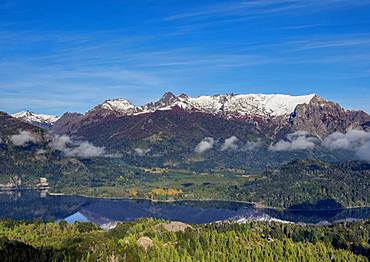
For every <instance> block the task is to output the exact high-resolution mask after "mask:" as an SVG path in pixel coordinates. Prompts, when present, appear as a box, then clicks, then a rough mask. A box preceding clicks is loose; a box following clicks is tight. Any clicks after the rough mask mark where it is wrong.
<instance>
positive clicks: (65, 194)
mask: <svg viewBox="0 0 370 262" xmlns="http://www.w3.org/2000/svg"><path fill="white" fill-rule="evenodd" d="M50 189H51V188H50V187H47V188H46V187H44V188H40V187H36V188H35V187H24V188H6V189H4V188H0V192H12V191H22V190H38V191H42V190H50ZM47 194H48V195H50V196H76V197H84V198H95V199H111V200H144V201H150V202H153V203H155V202H157V203H176V202H186V201H190V202H212V201H214V202H229V203H238V204H246V205H249V206H251V207H252V208H255V209H260V210H263V209H270V210H274V211H289V212H299V211H312V212H315V211H316V212H318V211H336V210H349V209H358V208H370V205H365V206H351V207H342V208H327V209H289V208H282V207H273V206H264V205H260V204H259V203H256V202H250V201H244V200H227V199H210V198H207V199H167V200H166V199H164V200H163V199H162V200H161V199H150V198H145V197H138V198H130V197H120V196H93V195H86V194H81V193H63V192H49V191H48V192H47Z"/></svg>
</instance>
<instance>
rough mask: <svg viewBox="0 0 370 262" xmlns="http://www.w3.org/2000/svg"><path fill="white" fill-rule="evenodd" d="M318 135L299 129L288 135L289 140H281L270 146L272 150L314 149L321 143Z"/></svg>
mask: <svg viewBox="0 0 370 262" xmlns="http://www.w3.org/2000/svg"><path fill="white" fill-rule="evenodd" d="M319 142H320V140H318V139H317V138H316V137H313V136H311V135H310V134H309V133H308V132H306V131H297V132H294V133H291V134H288V135H287V140H280V141H278V142H277V143H276V144H271V145H270V146H269V150H270V151H275V152H276V151H295V150H307V149H313V148H314V147H315V146H316V144H317V143H319Z"/></svg>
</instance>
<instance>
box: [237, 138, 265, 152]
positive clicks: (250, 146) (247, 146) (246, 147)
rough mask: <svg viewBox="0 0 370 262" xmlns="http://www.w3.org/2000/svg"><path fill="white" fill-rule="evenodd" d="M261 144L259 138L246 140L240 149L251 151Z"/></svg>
mask: <svg viewBox="0 0 370 262" xmlns="http://www.w3.org/2000/svg"><path fill="white" fill-rule="evenodd" d="M260 146H261V140H260V139H258V140H257V142H251V141H248V142H247V143H246V144H245V145H244V146H243V147H242V151H252V150H255V149H256V148H258V147H260Z"/></svg>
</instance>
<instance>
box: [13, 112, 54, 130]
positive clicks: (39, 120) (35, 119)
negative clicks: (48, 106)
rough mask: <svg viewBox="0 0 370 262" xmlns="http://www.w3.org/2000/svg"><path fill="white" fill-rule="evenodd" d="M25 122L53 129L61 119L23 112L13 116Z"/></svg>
mask: <svg viewBox="0 0 370 262" xmlns="http://www.w3.org/2000/svg"><path fill="white" fill-rule="evenodd" d="M12 116H13V117H15V118H18V119H20V120H22V121H24V122H27V123H30V124H33V125H36V126H40V127H51V126H53V125H54V123H55V122H56V121H57V120H58V119H59V117H58V116H53V115H45V114H35V113H33V112H31V111H22V112H18V113H15V114H13V115H12Z"/></svg>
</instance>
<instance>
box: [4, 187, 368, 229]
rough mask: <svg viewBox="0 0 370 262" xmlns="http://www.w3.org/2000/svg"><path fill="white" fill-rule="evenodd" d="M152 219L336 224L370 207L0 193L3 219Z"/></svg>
mask: <svg viewBox="0 0 370 262" xmlns="http://www.w3.org/2000/svg"><path fill="white" fill-rule="evenodd" d="M144 217H153V218H161V219H167V220H176V221H182V222H185V223H195V224H202V223H210V222H215V221H220V220H228V219H240V218H246V219H252V220H260V219H263V220H265V219H267V220H268V219H279V220H285V221H290V222H296V223H320V222H334V221H338V220H352V219H368V218H370V208H355V209H338V210H321V211H304V210H303V211H302V210H299V211H298V210H292V211H276V210H271V209H256V208H254V207H253V206H251V205H248V204H243V203H235V202H223V201H178V202H171V203H163V202H151V201H147V200H125V199H102V198H87V197H81V196H62V195H59V196H56V195H48V194H45V192H40V191H36V190H23V191H7V192H5V191H3V192H0V219H14V220H34V219H42V220H44V221H48V220H51V221H58V220H61V219H64V220H66V221H67V222H74V221H90V222H93V223H96V224H98V225H108V224H110V223H114V222H116V221H132V220H135V219H138V218H144Z"/></svg>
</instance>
